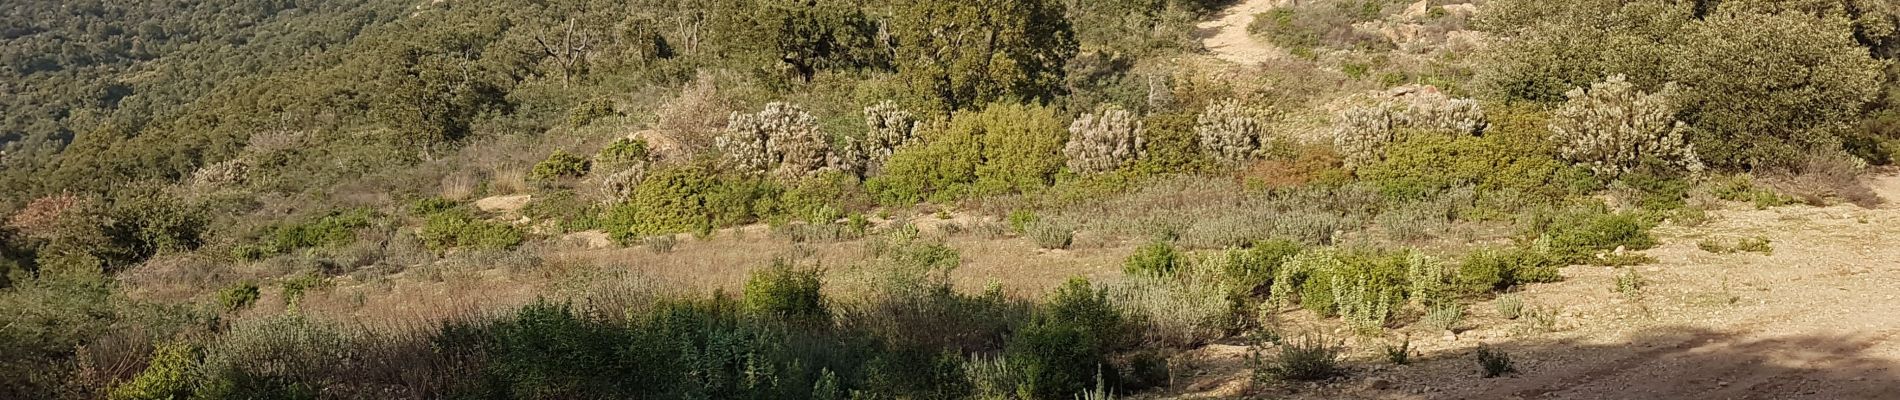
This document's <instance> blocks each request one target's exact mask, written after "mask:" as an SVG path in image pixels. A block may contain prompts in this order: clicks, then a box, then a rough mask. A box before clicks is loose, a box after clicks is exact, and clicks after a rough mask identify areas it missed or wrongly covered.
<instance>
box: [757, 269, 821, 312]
mask: <svg viewBox="0 0 1900 400" xmlns="http://www.w3.org/2000/svg"><path fill="white" fill-rule="evenodd" d="M823 273H824V272H823V271H821V270H818V269H798V268H795V267H793V266H792V265H791V264H789V263H786V262H783V261H780V262H776V263H773V265H772V266H771V267H769V268H765V269H760V270H755V271H752V274H751V276H750V277H748V278H746V282H745V298H744V302H745V307H746V310H748V311H750V312H752V313H754V314H758V315H765V316H770V317H773V318H779V319H785V320H802V321H822V320H824V319H825V317H826V310H825V298H824V295H823V294H822V293H819V290H820V289H822V286H823V282H822V281H821V280H820V275H821V274H823Z"/></svg>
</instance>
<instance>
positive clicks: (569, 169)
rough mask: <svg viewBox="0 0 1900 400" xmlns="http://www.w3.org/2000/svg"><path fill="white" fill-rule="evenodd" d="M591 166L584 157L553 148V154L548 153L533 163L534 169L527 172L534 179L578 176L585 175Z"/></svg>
mask: <svg viewBox="0 0 1900 400" xmlns="http://www.w3.org/2000/svg"><path fill="white" fill-rule="evenodd" d="M591 166H592V164H591V163H589V162H588V161H587V158H585V157H581V156H577V155H574V154H572V153H568V152H567V151H565V150H555V151H554V154H549V155H548V159H546V160H542V161H541V162H539V163H535V164H534V169H533V170H532V171H531V172H529V173H528V178H529V179H533V180H536V181H552V180H556V179H567V178H578V177H580V176H582V175H587V170H588V168H589V167H591Z"/></svg>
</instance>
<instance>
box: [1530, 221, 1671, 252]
mask: <svg viewBox="0 0 1900 400" xmlns="http://www.w3.org/2000/svg"><path fill="white" fill-rule="evenodd" d="M1656 223H1657V221H1655V220H1654V217H1652V216H1650V215H1646V214H1642V213H1612V212H1607V211H1604V210H1600V209H1586V210H1581V211H1572V212H1565V213H1559V214H1557V215H1550V216H1543V217H1541V218H1540V220H1538V221H1534V223H1533V224H1531V225H1532V226H1531V227H1530V229H1532V232H1539V234H1538V235H1537V241H1538V242H1540V243H1539V244H1540V245H1542V246H1546V248H1548V249H1549V250H1548V253H1549V256H1551V257H1554V258H1556V259H1557V260H1559V261H1561V262H1564V263H1582V262H1587V261H1589V259H1590V258H1591V257H1594V256H1596V255H1597V254H1599V253H1602V252H1608V251H1612V250H1616V249H1618V248H1623V249H1625V250H1646V249H1649V248H1651V247H1655V246H1656V237H1655V236H1654V235H1651V234H1650V232H1649V231H1650V229H1651V228H1654V227H1655V226H1656Z"/></svg>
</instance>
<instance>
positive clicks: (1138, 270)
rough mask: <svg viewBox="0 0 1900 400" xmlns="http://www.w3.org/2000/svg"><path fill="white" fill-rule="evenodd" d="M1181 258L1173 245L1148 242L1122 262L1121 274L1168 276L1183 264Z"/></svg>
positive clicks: (1159, 241)
mask: <svg viewBox="0 0 1900 400" xmlns="http://www.w3.org/2000/svg"><path fill="white" fill-rule="evenodd" d="M1183 258H1184V255H1183V254H1182V253H1181V251H1180V250H1175V248H1174V243H1170V242H1167V241H1161V240H1157V241H1153V242H1148V244H1145V245H1142V246H1141V247H1140V248H1137V249H1135V254H1130V255H1129V256H1128V259H1127V260H1126V261H1123V263H1122V273H1125V274H1128V275H1145V276H1169V275H1172V274H1174V270H1175V268H1178V267H1180V265H1181V264H1182V263H1183V262H1185V260H1183Z"/></svg>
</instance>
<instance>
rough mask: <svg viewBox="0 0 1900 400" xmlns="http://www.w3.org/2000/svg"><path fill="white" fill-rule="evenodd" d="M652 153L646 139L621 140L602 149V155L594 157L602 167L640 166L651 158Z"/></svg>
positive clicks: (616, 140)
mask: <svg viewBox="0 0 1900 400" xmlns="http://www.w3.org/2000/svg"><path fill="white" fill-rule="evenodd" d="M650 152H651V149H648V148H647V141H646V139H628V138H619V139H614V142H613V143H610V144H608V145H607V147H603V148H601V149H600V154H596V155H594V162H595V163H599V164H601V166H602V167H608V166H626V165H633V164H639V163H642V162H645V161H646V160H647V158H648V157H649V156H651V154H650Z"/></svg>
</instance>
